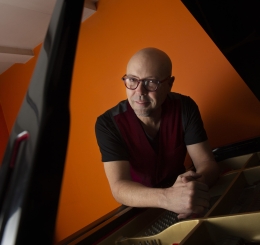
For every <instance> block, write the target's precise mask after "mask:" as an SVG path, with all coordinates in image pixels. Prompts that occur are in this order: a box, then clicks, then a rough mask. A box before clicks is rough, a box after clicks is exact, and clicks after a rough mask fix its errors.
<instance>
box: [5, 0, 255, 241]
mask: <svg viewBox="0 0 260 245" xmlns="http://www.w3.org/2000/svg"><path fill="white" fill-rule="evenodd" d="M57 2H58V4H57V6H56V12H55V13H56V16H59V18H53V20H52V21H53V22H51V25H50V28H49V32H48V35H47V37H46V40H45V43H44V45H45V46H44V50H45V51H46V53H45V52H42V54H41V55H40V61H41V62H43V64H44V65H45V64H46V74H47V75H46V77H45V76H44V79H45V80H46V81H47V83H46V81H45V85H44V83H43V84H41V82H44V81H42V80H44V79H38V80H41V81H40V83H39V84H41V85H39V84H38V85H37V86H42V87H43V92H42V94H37V90H35V91H36V92H35V91H33V90H32V87H35V86H36V84H37V73H36V75H35V78H34V77H33V80H32V82H31V84H32V86H30V88H29V93H28V94H27V98H26V101H25V102H24V104H25V105H24V106H23V107H22V109H21V112H20V113H21V115H20V117H19V118H18V121H17V124H16V127H14V131H13V132H12V135H11V138H10V140H9V145H8V150H7V153H6V155H5V158H4V163H3V167H2V168H1V172H0V177H1V179H0V181H1V182H0V198H1V200H0V212H1V216H0V244H1V245H9V244H22V245H23V244H44V245H47V244H52V237H53V232H54V224H55V215H56V212H57V205H58V197H59V191H60V185H61V178H62V174H63V167H64V165H63V164H64V156H65V153H66V144H64V142H67V140H66V137H67V133H68V124H69V116H68V111H67V108H62V111H59V110H60V108H59V107H57V108H58V109H57V108H56V113H58V112H59V113H60V112H63V115H61V114H59V115H60V116H61V117H60V119H59V120H62V118H65V120H66V122H67V124H66V126H67V127H66V128H64V129H62V130H58V131H59V133H58V134H57V135H56V134H55V129H57V128H59V123H57V122H56V123H53V122H54V121H55V120H54V121H53V120H51V118H52V116H54V118H55V119H57V117H55V115H52V114H51V112H52V110H54V107H53V106H54V105H53V104H52V102H53V101H54V104H55V103H58V104H59V102H58V101H56V100H55V99H54V100H50V101H49V100H45V99H44V96H45V95H46V93H47V94H48V93H50V94H51V96H52V97H56V98H58V97H59V96H61V95H59V93H58V89H57V88H58V87H59V86H61V88H62V90H61V93H64V94H63V95H62V96H63V97H64V98H68V96H69V89H70V79H71V72H72V67H73V64H72V63H73V62H64V63H63V62H62V60H70V59H69V58H68V57H70V58H71V60H73V57H74V54H73V52H74V53H75V46H76V40H77V38H72V39H70V38H71V37H73V36H74V37H77V35H78V28H79V22H80V18H78V19H77V20H75V22H74V21H73V19H75V16H80V15H79V13H80V11H81V10H82V5H83V1H77V2H78V4H77V6H76V7H75V9H74V8H73V7H72V6H74V5H75V4H74V3H73V4H72V5H71V3H72V1H69V0H67V1H66V0H64V1H63V0H58V1H57ZM182 2H183V3H184V4H185V6H186V7H187V8H188V9H189V11H190V12H191V13H192V14H193V15H194V17H195V18H196V19H197V20H198V22H199V23H200V24H201V26H202V27H203V28H204V29H205V31H206V32H207V33H208V34H209V36H210V37H211V38H212V40H213V41H214V42H215V43H216V45H217V46H218V47H219V49H220V50H221V51H222V52H223V54H224V55H225V56H226V57H227V59H228V60H229V61H230V63H231V64H232V65H233V66H234V68H235V69H236V70H237V72H238V73H239V74H240V76H241V77H242V78H243V79H244V81H245V82H246V83H247V85H248V87H249V88H250V89H251V90H252V92H253V93H254V94H255V96H256V97H257V98H258V99H260V90H259V89H258V87H259V85H258V83H259V80H260V70H259V65H260V64H259V63H260V58H259V57H260V56H259V54H260V45H259V42H260V39H259V37H260V33H259V31H260V21H259V15H258V13H257V11H256V9H257V7H256V6H257V0H254V1H253V0H252V1H250V2H248V1H246V0H243V1H235V0H228V1H225V0H221V1H216V0H214V1H208V0H197V1H194V0H183V1H182ZM73 11H75V12H73ZM231 13H232V14H231ZM64 20H65V24H64ZM66 21H68V22H66ZM241 23H242V24H243V25H242V24H241ZM59 26H61V27H64V26H65V27H66V26H71V28H64V29H63V28H59ZM241 26H243V28H242V29H241ZM71 30H74V31H72V32H70V31H71ZM60 35H61V36H60ZM62 35H64V36H62ZM64 37H66V38H67V39H63V38H64ZM55 39H56V40H55ZM61 40H63V42H62V43H63V44H64V43H65V44H64V45H61ZM64 40H67V41H66V42H65V41H64ZM67 47H71V49H68V50H67ZM55 50H57V52H56V53H55V52H54V51H55ZM46 54H47V56H46ZM52 55H54V56H53V57H52V58H51V56H52ZM63 55H67V56H63ZM64 57H67V59H65V58H64ZM41 58H42V59H41ZM48 58H49V59H50V62H49V65H50V67H48V65H47V63H45V62H46V60H47V59H48ZM52 59H57V60H56V62H58V63H59V64H60V67H59V69H58V72H54V70H55V69H54V70H53V63H54V62H53V60H52ZM36 69H37V67H36ZM64 71H67V72H68V73H67V74H66V76H65V75H64V74H63V72H64ZM62 74H63V75H62ZM38 75H42V74H41V73H39V74H38ZM40 77H43V76H40ZM65 77H66V79H65ZM53 79H55V80H53ZM64 80H66V81H67V83H66V86H65V87H64ZM50 81H52V83H50ZM53 81H56V82H53ZM59 81H63V82H62V84H59ZM49 86H54V89H56V90H54V91H55V94H53V87H49ZM30 89H31V90H30ZM30 91H31V94H30ZM34 93H36V94H37V96H38V97H35V94H34ZM57 96H58V97H57ZM39 98H40V99H39ZM48 98H49V97H48ZM65 104H66V103H65ZM28 105H29V107H28ZM38 109H40V110H38ZM24 110H25V111H26V112H28V110H31V111H32V112H33V116H32V118H33V119H32V122H30V123H29V124H33V127H34V128H33V130H32V131H35V135H32V136H34V137H31V135H30V133H28V131H22V128H23V127H24V124H26V123H27V122H24V121H23V120H22V119H21V118H22V113H23V112H24ZM57 110H58V111H57ZM54 114H55V113H54ZM46 115H47V120H44V121H43V122H41V121H39V119H40V118H41V117H44V116H46ZM48 119H50V120H48ZM50 129H52V132H53V134H52V136H53V139H51V138H47V137H45V136H46V135H45V133H46V131H45V130H47V132H48V130H50ZM20 133H22V134H20ZM17 134H18V135H17ZM61 135H63V136H64V137H62V138H61V137H60V136H61ZM36 136H37V137H36ZM42 139H44V140H42ZM60 140H61V141H62V142H63V144H61V142H60ZM50 143H51V144H53V145H55V146H57V145H59V144H60V145H61V146H60V149H59V154H57V159H58V158H59V156H58V155H60V156H61V160H59V165H58V167H57V169H54V172H53V173H52V176H51V180H52V181H53V182H52V188H55V190H56V191H55V195H56V196H51V197H50V198H46V197H47V196H48V192H49V189H48V185H45V186H46V188H45V189H44V188H43V189H42V193H41V195H42V196H39V194H37V193H35V189H36V188H38V189H39V188H42V183H41V181H44V178H47V179H48V178H49V176H48V174H49V173H45V176H42V174H41V173H40V172H41V171H43V169H42V168H41V166H40V165H39V164H41V163H42V162H43V161H46V160H48V161H49V162H50V164H51V159H46V158H44V156H46V152H45V155H44V154H43V153H42V152H41V149H43V148H44V147H46V145H48V144H50ZM36 146H37V147H36ZM34 147H35V149H33V148H34ZM47 148H48V147H47ZM32 151H33V152H32ZM37 152H38V154H39V155H38V158H37ZM213 153H214V155H215V158H216V160H217V161H218V162H219V164H220V166H221V169H222V176H221V177H220V179H219V181H218V182H217V183H216V185H215V186H213V187H212V189H211V190H210V192H211V196H212V203H211V207H210V208H209V210H208V211H207V212H206V213H205V214H204V215H202V216H200V217H193V218H191V219H189V220H183V221H178V220H177V219H176V215H175V214H174V213H172V212H168V211H166V210H161V209H152V208H151V209H138V208H131V207H125V206H121V207H119V208H117V209H116V210H113V211H111V212H110V213H108V214H107V215H105V216H103V217H101V218H100V219H98V220H97V221H95V222H93V223H92V224H90V225H88V226H86V227H85V228H83V229H81V230H79V231H78V232H76V233H75V234H72V235H71V236H69V237H67V238H66V239H64V240H63V241H61V242H59V243H58V244H59V245H65V244H68V245H72V244H87V245H91V244H100V245H107V244H109V245H112V244H118V245H120V244H122V245H123V244H130V245H133V244H161V245H170V244H183V245H189V244H224V243H223V242H227V241H228V239H231V240H232V239H233V240H232V241H234V239H235V240H236V239H244V240H246V241H249V242H255V243H256V242H258V243H260V228H259V227H260V200H258V199H257V198H258V197H260V195H259V194H260V190H259V189H260V188H259V181H260V137H256V138H253V139H249V140H247V141H243V142H236V143H234V144H232V145H227V146H221V147H219V148H217V149H214V151H213ZM30 154H32V155H30ZM51 154H55V153H54V152H51ZM13 157H15V158H13ZM39 157H42V159H39ZM21 158H22V160H23V162H25V165H26V166H23V168H22V169H21V168H20V169H18V170H19V171H21V172H20V174H21V173H22V174H24V176H26V180H28V181H27V182H26V183H24V182H23V178H22V177H20V178H18V180H17V179H16V180H14V181H11V180H12V178H11V177H10V176H12V175H15V174H17V171H18V170H17V169H16V170H15V172H14V173H13V171H12V169H11V167H13V166H12V165H10V163H15V164H16V165H17V164H18V165H19V159H21ZM24 159H25V160H26V161H24ZM32 159H38V163H39V164H38V165H36V166H33V164H32V163H33V161H32ZM57 159H55V161H57ZM24 169H29V170H30V171H29V172H28V171H23V170H24ZM13 179H14V178H13ZM39 179H40V180H39ZM19 185H20V187H22V188H23V191H22V192H17V193H18V194H19V195H18V194H17V193H16V192H15V191H16V190H17V188H18V187H19ZM6 187H8V191H9V193H8V192H6V191H5V189H6ZM26 188H27V189H26ZM10 190H11V192H10ZM254 191H256V192H254ZM257 191H259V192H257ZM252 193H253V194H252ZM255 193H257V194H255ZM14 194H15V195H14ZM246 194H251V195H250V196H247V197H246V198H244V197H245V196H246ZM243 195H244V196H243ZM13 197H15V198H13ZM241 198H242V199H243V198H244V201H245V199H246V201H247V202H246V204H243V205H242V204H241V203H242V201H241ZM35 200H36V201H37V200H38V201H39V203H37V202H35ZM17 201H19V203H17ZM248 202H249V203H248ZM255 203H256V204H258V206H257V205H254V204H255ZM43 207H46V208H47V210H48V211H49V214H50V215H47V213H42V214H39V212H37V211H38V209H41V210H42V208H43ZM17 210H18V213H17ZM14 214H16V216H15V218H16V220H18V221H19V222H17V223H16V227H15V232H13V229H10V226H8V225H10V219H11V218H12V217H14ZM17 215H18V216H17ZM47 216H49V217H47ZM12 222H13V220H12ZM12 222H11V223H12ZM35 223H37V224H40V226H37V227H36V226H35V225H34V224H35ZM12 225H14V223H12ZM28 225H29V229H30V231H31V233H30V235H26V230H27V229H28ZM10 231H11V233H12V234H11V233H9V235H10V234H11V236H12V243H10V241H8V240H6V237H7V236H6V234H7V232H10ZM36 240H37V243H35V241H36ZM231 240H230V241H231ZM236 242H241V241H240V240H237V241H236ZM226 244H241V243H231V242H229V243H226Z"/></svg>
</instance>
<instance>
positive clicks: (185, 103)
mask: <svg viewBox="0 0 260 245" xmlns="http://www.w3.org/2000/svg"><path fill="white" fill-rule="evenodd" d="M182 107H183V112H182V120H183V127H184V141H185V144H186V145H192V144H196V143H200V142H203V141H205V140H207V139H208V137H207V133H206V131H205V129H204V125H203V121H202V118H201V115H200V111H199V108H198V106H197V104H196V103H195V101H194V100H192V99H191V98H190V97H188V96H183V98H182Z"/></svg>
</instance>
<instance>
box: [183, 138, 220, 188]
mask: <svg viewBox="0 0 260 245" xmlns="http://www.w3.org/2000/svg"><path fill="white" fill-rule="evenodd" d="M187 150H188V153H189V155H190V157H191V159H192V161H193V164H194V166H195V168H196V173H199V174H201V175H202V177H201V178H200V179H199V180H200V181H202V182H204V183H205V184H207V185H208V186H209V187H210V186H212V185H213V184H214V183H215V182H216V181H217V179H218V177H219V172H220V170H219V166H218V164H217V163H216V161H215V159H214V156H213V154H212V151H211V148H210V146H209V143H208V141H204V142H201V143H197V144H193V145H188V146H187Z"/></svg>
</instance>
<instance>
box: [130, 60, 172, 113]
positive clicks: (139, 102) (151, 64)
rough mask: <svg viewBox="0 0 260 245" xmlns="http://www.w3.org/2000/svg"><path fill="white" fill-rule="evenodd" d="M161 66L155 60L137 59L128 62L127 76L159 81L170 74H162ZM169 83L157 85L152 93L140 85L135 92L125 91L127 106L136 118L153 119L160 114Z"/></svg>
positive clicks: (168, 90)
mask: <svg viewBox="0 0 260 245" xmlns="http://www.w3.org/2000/svg"><path fill="white" fill-rule="evenodd" d="M161 66H162V65H161V64H160V63H159V62H158V61H156V60H154V61H153V60H147V59H145V58H142V57H138V58H136V59H133V60H131V61H130V62H129V64H128V66H127V75H128V76H132V77H135V78H139V79H144V78H153V79H157V80H158V81H161V80H163V79H165V78H166V77H168V76H170V75H171V74H164V73H165V72H163V69H162V67H161ZM169 82H170V78H169V81H166V82H164V83H162V84H159V86H158V89H157V90H156V91H154V92H149V91H147V90H146V89H145V88H144V87H143V86H142V83H140V84H139V85H138V87H137V88H136V89H135V90H130V89H126V94H127V98H128V101H129V104H130V105H131V107H132V108H133V110H134V112H135V114H136V115H137V116H138V117H153V116H156V115H158V113H159V114H160V111H161V105H162V103H163V102H164V100H165V98H166V96H167V93H169V92H170V90H171V86H170V85H169Z"/></svg>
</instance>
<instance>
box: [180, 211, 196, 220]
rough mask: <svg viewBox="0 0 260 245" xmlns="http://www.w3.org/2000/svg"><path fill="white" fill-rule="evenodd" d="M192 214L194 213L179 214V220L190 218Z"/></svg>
mask: <svg viewBox="0 0 260 245" xmlns="http://www.w3.org/2000/svg"><path fill="white" fill-rule="evenodd" d="M191 214H192V213H187V214H178V215H177V218H178V219H179V220H182V219H188V218H189V217H190V215H191Z"/></svg>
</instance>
